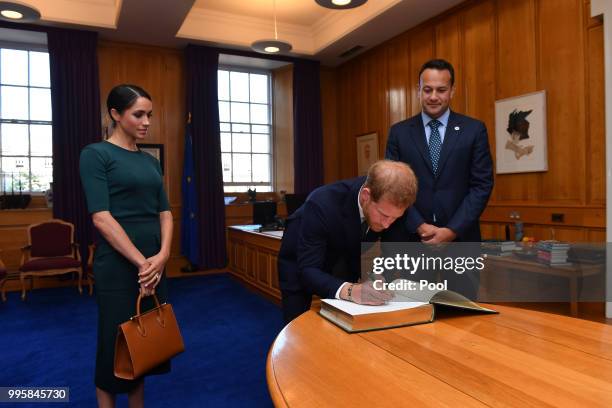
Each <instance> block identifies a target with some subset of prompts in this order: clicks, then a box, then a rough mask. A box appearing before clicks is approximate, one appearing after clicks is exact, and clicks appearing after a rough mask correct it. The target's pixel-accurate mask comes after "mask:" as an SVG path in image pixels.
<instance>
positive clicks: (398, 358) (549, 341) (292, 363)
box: [267, 306, 612, 408]
mask: <svg viewBox="0 0 612 408" xmlns="http://www.w3.org/2000/svg"><path fill="white" fill-rule="evenodd" d="M493 307H494V308H495V309H496V310H498V311H499V312H501V313H500V314H499V315H477V316H476V315H464V314H457V313H454V316H452V315H447V316H446V317H444V316H439V318H438V320H437V321H435V322H434V323H430V324H423V325H418V326H411V327H403V328H399V329H392V330H384V331H376V332H367V333H360V334H347V333H346V332H344V331H342V330H341V329H339V328H338V327H336V326H334V325H333V324H331V323H329V322H328V321H326V320H324V319H323V318H322V317H320V316H318V315H317V314H316V313H315V312H313V311H309V312H307V313H305V314H303V315H302V316H300V317H299V318H297V319H296V320H294V321H293V322H292V323H290V324H289V325H288V326H287V327H285V328H284V329H283V331H282V332H281V333H280V334H279V335H278V337H277V338H276V340H275V342H274V344H273V345H272V348H271V350H270V352H269V354H268V362H267V380H268V388H269V391H270V394H271V396H272V400H273V402H274V404H275V405H276V406H280V407H284V406H290V407H313V406H363V407H382V406H389V407H394V408H395V407H411V406H414V407H424V406H431V407H440V406H449V407H484V406H511V407H526V406H549V407H550V406H554V407H611V406H612V326H609V325H606V324H602V323H596V322H591V321H585V320H579V319H575V318H572V317H567V316H558V315H552V314H547V313H542V312H536V311H530V310H522V309H516V308H511V307H504V306H493Z"/></svg>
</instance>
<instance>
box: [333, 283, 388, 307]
mask: <svg viewBox="0 0 612 408" xmlns="http://www.w3.org/2000/svg"><path fill="white" fill-rule="evenodd" d="M372 285H373V283H372V282H371V281H368V282H364V283H356V284H354V285H353V289H352V292H351V299H350V300H351V301H353V302H355V303H359V304H360V305H383V304H385V303H386V302H388V301H389V300H391V299H392V298H393V293H391V292H389V291H387V290H376V289H374V287H373V286H372ZM340 297H341V298H342V299H345V300H349V299H348V285H346V286H345V287H344V288H342V293H341V294H340Z"/></svg>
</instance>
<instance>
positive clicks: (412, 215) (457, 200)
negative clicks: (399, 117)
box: [385, 112, 493, 242]
mask: <svg viewBox="0 0 612 408" xmlns="http://www.w3.org/2000/svg"><path fill="white" fill-rule="evenodd" d="M385 157H386V158H387V159H390V160H396V161H402V162H404V163H407V164H409V165H410V167H412V170H413V171H414V173H415V174H416V176H417V179H418V182H419V190H418V193H417V199H416V202H415V204H414V205H413V206H412V207H410V208H409V209H408V211H407V212H406V220H407V224H406V226H407V228H408V231H409V232H410V233H412V234H415V235H412V236H411V238H412V239H414V240H419V239H418V235H416V229H417V227H418V226H419V225H421V224H422V223H424V222H425V223H428V224H432V225H436V226H439V227H447V228H450V229H451V230H453V231H454V232H455V233H456V234H457V238H456V240H457V241H464V242H465V241H470V242H478V241H480V240H481V237H480V224H479V218H480V215H481V214H482V212H483V211H484V209H485V207H486V205H487V202H488V200H489V196H490V195H491V190H492V189H493V163H492V160H491V152H490V149H489V139H488V137H487V129H486V127H485V125H484V123H482V122H480V121H478V120H475V119H472V118H470V117H467V116H464V115H460V114H457V113H455V112H451V113H450V116H449V119H448V125H447V128H446V133H445V136H444V142H443V144H442V151H441V153H440V159H439V161H438V174H437V176H435V175H434V173H433V169H432V164H431V158H430V154H429V147H428V145H427V139H426V136H425V128H424V126H423V120H422V117H421V114H420V113H419V114H418V115H416V116H413V117H412V118H410V119H406V120H404V121H402V122H399V123H396V124H395V125H393V126H392V127H391V130H390V131H389V138H388V140H387V150H386V152H385ZM434 214H435V221H434Z"/></svg>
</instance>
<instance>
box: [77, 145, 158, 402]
mask: <svg viewBox="0 0 612 408" xmlns="http://www.w3.org/2000/svg"><path fill="white" fill-rule="evenodd" d="M80 173H81V182H82V184H83V188H84V190H85V196H86V197H87V207H88V210H89V212H90V213H91V214H93V213H96V212H99V211H110V213H111V215H112V216H113V217H114V218H115V219H116V220H117V222H119V224H120V225H121V226H122V227H123V229H124V230H125V232H126V233H127V235H128V237H129V238H130V240H131V241H132V243H133V244H134V245H135V246H136V248H138V249H139V250H140V252H141V253H142V254H143V255H144V256H145V257H147V258H148V257H150V256H153V255H155V254H157V253H158V252H159V250H160V248H161V229H160V222H159V213H160V212H162V211H168V210H169V205H168V198H167V196H166V192H165V191H164V186H163V180H162V173H161V168H160V166H159V162H158V161H157V160H156V159H155V158H154V157H153V156H151V155H149V154H148V153H144V152H141V151H131V150H127V149H124V148H122V147H119V146H117V145H114V144H112V143H109V142H106V141H104V142H100V143H94V144H91V145H89V146H86V147H85V148H84V149H83V151H82V152H81V159H80ZM99 235H100V234H99ZM93 273H94V277H95V280H96V298H97V302H98V348H97V354H96V374H95V384H96V386H97V387H98V388H101V389H103V390H105V391H107V392H110V393H113V394H118V393H125V392H129V391H130V390H132V389H133V388H135V387H136V386H137V385H138V384H139V383H140V381H141V380H140V379H138V380H133V381H130V380H123V379H120V378H117V377H115V375H114V371H113V365H114V357H115V338H116V336H117V326H118V325H119V324H121V323H123V322H125V321H126V320H128V319H129V318H130V317H132V316H133V315H135V314H136V299H137V297H138V290H139V287H140V286H139V284H138V268H137V267H136V266H134V265H133V264H132V263H131V262H129V261H128V260H127V259H126V258H125V257H124V256H123V255H121V254H120V253H119V252H117V251H116V250H115V249H114V248H113V247H112V246H111V245H110V244H109V243H108V242H107V241H106V240H105V239H104V237H102V236H101V235H100V238H99V240H98V242H97V245H96V253H95V257H94V262H93ZM156 294H157V297H158V299H159V301H160V302H165V301H166V297H167V285H166V277H165V274H164V275H162V279H161V281H160V283H159V285H158V286H157V289H156ZM142 306H143V309H144V310H148V309H150V308H151V307H153V306H154V303H153V299H152V298H150V297H147V298H145V300H144V301H143V303H142ZM169 370H170V364H169V363H167V364H164V365H162V366H160V367H157V368H156V369H154V370H153V371H151V373H150V374H160V373H165V372H168V371H169Z"/></svg>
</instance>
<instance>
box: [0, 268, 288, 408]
mask: <svg viewBox="0 0 612 408" xmlns="http://www.w3.org/2000/svg"><path fill="white" fill-rule="evenodd" d="M7 297H8V301H7V302H6V303H4V304H2V303H1V302H0V322H1V329H0V332H1V334H0V353H1V357H0V361H1V362H2V363H1V365H0V386H55V387H70V404H69V405H70V406H78V407H95V406H96V397H95V388H94V383H93V375H94V366H95V350H96V324H97V323H96V322H97V310H96V302H95V297H94V296H92V297H90V296H88V295H85V294H84V295H83V296H79V295H78V292H77V291H76V289H75V288H56V289H39V290H35V291H31V292H28V298H27V301H26V302H22V301H21V300H20V299H19V294H18V293H17V292H11V293H9V294H8V295H7ZM169 297H170V302H171V303H172V306H173V308H174V312H175V314H176V317H177V319H178V321H179V324H180V326H181V332H182V334H183V339H184V341H185V349H186V350H185V352H184V353H183V354H181V355H179V356H178V357H176V358H175V359H174V360H173V362H172V371H171V373H170V374H167V375H159V376H151V377H148V378H147V380H146V382H145V402H146V406H147V407H181V408H187V407H240V406H248V407H252V406H266V407H268V406H271V405H272V403H271V400H270V397H269V394H268V389H267V385H266V357H267V353H268V350H269V348H270V346H271V344H272V342H273V341H274V338H275V337H276V335H277V334H278V333H279V331H280V330H281V329H282V327H283V323H282V316H281V312H280V309H279V308H278V307H277V306H276V305H274V304H273V303H271V302H269V301H267V300H266V299H264V298H262V297H260V296H258V295H256V294H254V293H253V292H250V291H249V290H247V289H246V288H244V287H243V286H242V285H240V284H239V283H237V282H236V281H234V280H232V279H231V278H230V277H229V276H228V275H226V274H219V275H210V276H196V277H189V278H183V279H170V280H169ZM117 402H118V404H117V405H118V406H127V397H126V396H121V397H119V398H118V401H117ZM45 405H48V406H53V407H60V406H66V404H57V403H56V404H41V403H37V404H23V403H21V404H17V405H16V406H19V407H26V406H32V407H42V406H45ZM3 406H9V404H3V403H0V407H3Z"/></svg>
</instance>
